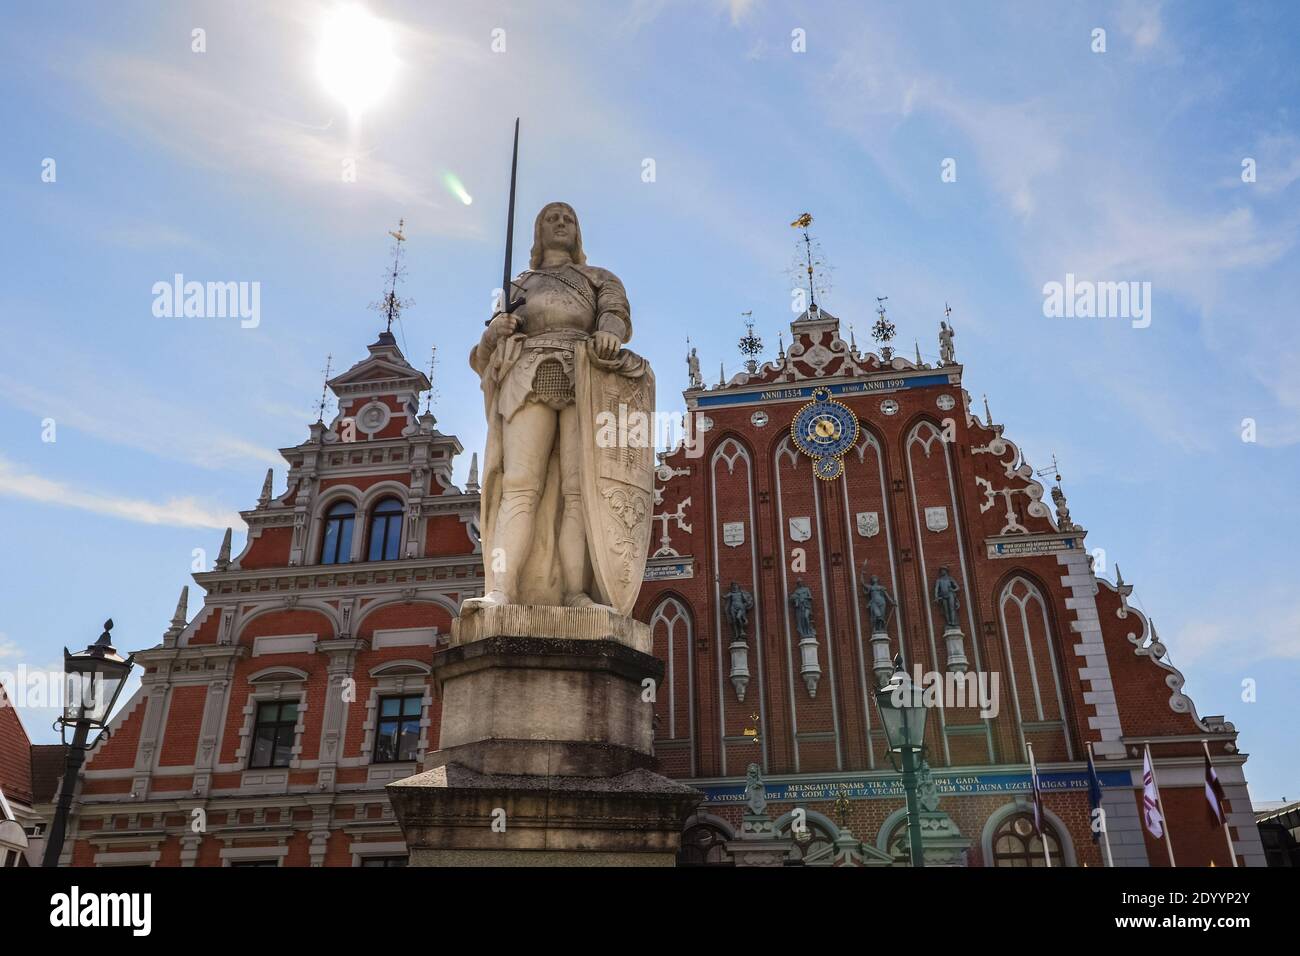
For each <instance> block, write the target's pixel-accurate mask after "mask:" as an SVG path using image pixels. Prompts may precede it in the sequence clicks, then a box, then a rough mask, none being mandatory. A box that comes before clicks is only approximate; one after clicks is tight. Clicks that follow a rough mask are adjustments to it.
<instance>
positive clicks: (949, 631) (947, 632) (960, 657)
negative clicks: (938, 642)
mask: <svg viewBox="0 0 1300 956" xmlns="http://www.w3.org/2000/svg"><path fill="white" fill-rule="evenodd" d="M943 642H944V644H945V645H947V649H948V673H950V674H964V673H966V671H968V670H969V669H970V664H969V663H968V662H967V660H966V642H965V638H964V636H963V635H962V632H961V628H959V627H947V628H944V631H943Z"/></svg>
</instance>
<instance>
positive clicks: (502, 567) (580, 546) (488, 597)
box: [462, 202, 654, 615]
mask: <svg viewBox="0 0 1300 956" xmlns="http://www.w3.org/2000/svg"><path fill="white" fill-rule="evenodd" d="M512 284H513V285H514V286H515V287H516V288H517V289H518V290H519V291H520V292H521V293H522V299H523V301H522V302H521V303H520V304H519V305H518V307H517V308H516V309H515V310H514V312H512V313H507V312H504V311H503V312H498V313H497V314H496V315H494V316H493V317H492V320H491V321H490V322H489V324H488V327H487V329H486V331H484V333H483V337H482V339H481V340H480V341H479V344H478V345H477V346H475V348H474V349H473V351H472V352H471V353H470V366H471V367H472V368H473V369H474V371H476V372H477V373H478V374H479V377H480V379H481V380H482V386H483V398H484V406H485V409H486V412H487V419H488V439H487V449H486V454H485V457H484V470H483V480H482V532H483V533H482V542H483V568H484V596H483V597H481V598H473V599H470V600H468V601H466V602H465V603H464V604H463V605H462V614H467V613H472V612H474V611H476V610H478V609H480V608H482V607H488V606H492V605H501V604H533V605H547V606H565V607H588V606H592V605H606V606H609V607H612V608H613V609H614V610H616V611H617V612H618V613H620V614H625V615H626V614H628V613H630V612H631V610H632V605H633V603H634V601H635V600H636V595H637V593H638V591H639V590H640V587H641V579H642V576H643V574H644V571H645V562H646V555H647V547H648V544H649V538H650V508H651V504H650V502H651V495H652V493H653V481H654V448H653V437H652V435H653V433H652V430H651V431H650V432H649V433H648V434H647V436H646V438H647V440H645V441H644V442H639V441H635V440H634V438H633V430H632V429H631V428H629V429H627V430H626V433H625V434H620V436H619V441H618V443H617V446H616V447H603V446H604V445H605V444H607V443H605V442H600V441H598V440H597V436H598V434H600V433H601V429H600V426H601V422H602V421H603V420H607V419H606V418H605V416H606V414H607V413H612V414H613V415H614V416H615V420H619V418H618V416H619V414H620V405H622V406H624V410H623V415H624V416H632V415H634V414H640V415H646V416H647V418H646V420H647V421H650V420H652V415H653V410H654V375H653V373H652V372H651V370H650V366H649V364H648V363H647V362H646V361H645V359H643V358H641V357H640V356H638V355H636V354H635V353H633V352H631V351H629V350H628V349H626V348H623V346H624V344H625V343H626V342H627V341H628V340H629V339H630V338H631V336H632V317H631V308H630V306H629V305H628V300H627V293H626V292H625V291H624V289H623V284H622V283H621V282H620V281H619V279H618V277H617V276H616V275H614V274H613V273H612V272H609V271H608V270H606V269H600V268H597V267H595V266H590V265H588V264H587V257H586V254H585V253H584V251H583V247H582V231H581V228H580V227H579V225H578V217H577V214H576V213H575V212H574V211H573V208H572V207H571V206H569V205H568V204H567V203H558V202H555V203H549V204H548V205H546V206H545V207H544V208H543V209H542V211H541V212H540V213H538V215H537V219H536V221H535V223H534V225H533V247H532V253H531V256H530V259H529V267H528V269H527V270H525V271H524V272H523V273H521V274H520V275H519V277H518V278H516V279H515V280H514V282H513V283H512ZM504 298H506V299H510V298H511V296H510V295H506V296H505V297H504ZM642 445H643V446H644V447H641V446H642Z"/></svg>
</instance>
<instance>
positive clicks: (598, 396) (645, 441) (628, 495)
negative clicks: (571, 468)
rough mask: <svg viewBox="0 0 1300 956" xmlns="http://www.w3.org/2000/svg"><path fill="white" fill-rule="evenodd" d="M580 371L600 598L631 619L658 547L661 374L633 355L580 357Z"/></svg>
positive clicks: (588, 512) (585, 495) (590, 533)
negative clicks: (654, 512)
mask: <svg viewBox="0 0 1300 956" xmlns="http://www.w3.org/2000/svg"><path fill="white" fill-rule="evenodd" d="M574 371H575V376H574V377H575V379H576V381H575V386H576V388H575V392H576V394H575V399H576V404H577V407H578V421H579V427H580V428H581V438H580V440H581V442H582V475H581V482H582V503H583V512H584V515H585V517H586V526H587V550H588V552H589V553H590V555H591V565H592V574H593V578H594V587H593V589H592V597H594V598H596V600H598V601H603V602H604V603H606V604H608V605H609V606H610V607H612V608H614V609H615V610H616V611H618V612H619V613H620V614H630V613H631V612H632V606H633V604H635V603H636V597H637V594H638V593H639V592H640V590H641V580H642V577H643V576H644V574H645V565H646V557H647V555H648V554H649V547H650V532H651V522H650V510H651V497H652V495H653V492H654V438H655V429H654V407H655V382H654V373H653V372H651V370H650V366H649V365H648V364H647V363H646V361H645V360H644V359H642V358H640V357H639V356H637V355H635V354H634V353H632V352H629V351H627V350H626V349H624V350H622V351H620V352H619V354H618V357H617V358H615V359H612V360H609V361H603V360H601V359H598V358H595V357H593V356H592V355H591V354H590V353H589V352H588V351H587V350H586V349H578V351H577V354H576V361H575V362H574Z"/></svg>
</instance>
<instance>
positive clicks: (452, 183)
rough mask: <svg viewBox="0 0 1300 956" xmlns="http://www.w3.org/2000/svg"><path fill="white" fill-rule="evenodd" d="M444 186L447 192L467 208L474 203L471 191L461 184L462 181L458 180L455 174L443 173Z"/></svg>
mask: <svg viewBox="0 0 1300 956" xmlns="http://www.w3.org/2000/svg"><path fill="white" fill-rule="evenodd" d="M442 184H443V185H444V186H446V187H447V192H449V193H451V194H452V195H453V196H455V197H456V198H457V199H459V200H460V201H461V202H463V203H464V204H465V205H466V206H468V205H469V204H470V203H472V202H473V201H474V197H473V196H471V195H470V194H469V190H467V189H466V188H465V187H464V185H462V184H461V181H460V180H459V179H457V178H456V174H455V173H443V174H442Z"/></svg>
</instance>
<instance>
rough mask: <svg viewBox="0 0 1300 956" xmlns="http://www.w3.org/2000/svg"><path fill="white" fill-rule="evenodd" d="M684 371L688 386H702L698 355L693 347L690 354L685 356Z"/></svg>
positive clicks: (702, 379) (702, 378) (702, 377)
mask: <svg viewBox="0 0 1300 956" xmlns="http://www.w3.org/2000/svg"><path fill="white" fill-rule="evenodd" d="M686 372H687V376H688V378H689V380H690V386H689V387H690V388H703V387H704V376H703V375H701V374H700V357H699V356H698V355H696V354H695V349H693V348H692V349H691V354H690V355H688V356H686Z"/></svg>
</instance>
